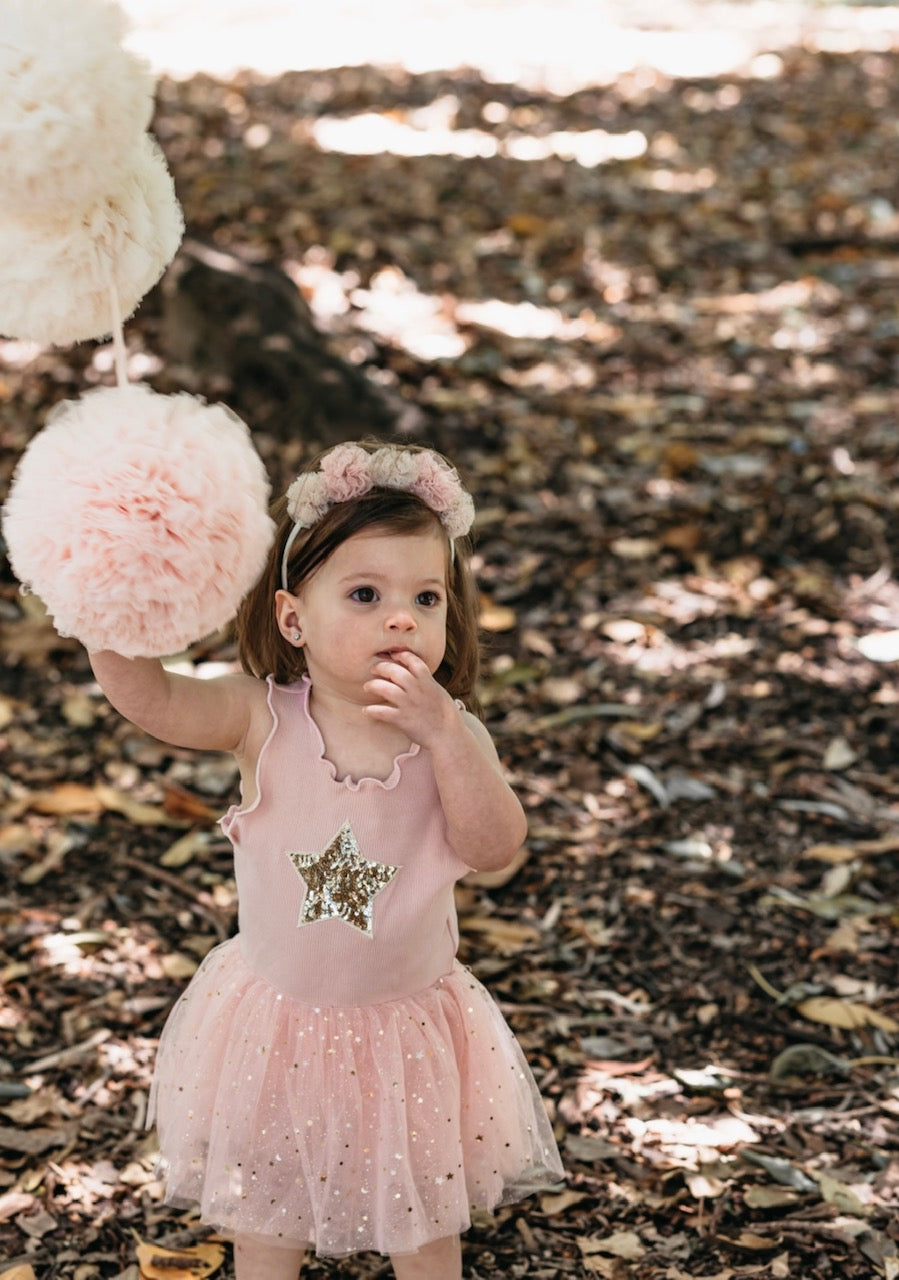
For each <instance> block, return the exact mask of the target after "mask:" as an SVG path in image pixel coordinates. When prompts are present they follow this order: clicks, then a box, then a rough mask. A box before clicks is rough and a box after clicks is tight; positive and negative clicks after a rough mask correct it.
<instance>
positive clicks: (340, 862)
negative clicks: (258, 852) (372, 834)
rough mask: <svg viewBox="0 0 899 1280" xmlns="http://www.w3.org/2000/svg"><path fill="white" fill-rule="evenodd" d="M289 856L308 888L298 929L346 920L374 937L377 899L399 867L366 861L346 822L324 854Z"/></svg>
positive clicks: (295, 854) (355, 927) (289, 854)
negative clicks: (319, 921) (323, 922)
mask: <svg viewBox="0 0 899 1280" xmlns="http://www.w3.org/2000/svg"><path fill="white" fill-rule="evenodd" d="M287 856H288V858H290V861H291V862H292V863H293V865H294V867H295V868H296V870H297V872H298V873H299V875H300V876H301V877H302V879H303V880H304V881H305V882H306V888H307V892H306V898H305V901H304V902H303V909H302V911H301V912H300V918H299V920H298V921H297V928H299V927H300V926H301V925H304V924H313V923H314V922H315V921H316V920H345V921H346V923H347V924H349V925H352V926H353V928H354V929H359V930H360V931H361V932H362V933H365V934H368V936H369V937H372V936H373V927H374V923H373V922H374V899H375V895H376V894H378V893H380V891H381V890H382V889H383V888H384V887H385V886H386V885H388V884H389V883H390V881H391V880H392V879H393V877H394V876H395V875H396V873H397V871H399V867H393V866H390V864H389V863H383V862H369V860H368V859H367V858H365V857H363V855H362V850H361V849H360V848H359V843H358V841H357V840H356V837H355V835H354V834H353V829H352V827H351V826H350V824H349V822H344V824H343V826H342V827H341V828H340V830H339V831H338V832H337V834H336V835H335V836H334V838H333V840H331V841H330V843H329V844H327V845H326V846H325V848H324V849H323V850H322V852H321V853H315V854H312V853H292V852H288V854H287Z"/></svg>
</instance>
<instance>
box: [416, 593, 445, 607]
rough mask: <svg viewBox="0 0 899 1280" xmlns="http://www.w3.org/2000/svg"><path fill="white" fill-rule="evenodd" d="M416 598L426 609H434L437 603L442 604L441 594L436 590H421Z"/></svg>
mask: <svg viewBox="0 0 899 1280" xmlns="http://www.w3.org/2000/svg"><path fill="white" fill-rule="evenodd" d="M416 598H417V600H418V603H419V604H421V605H424V607H425V608H426V609H433V607H434V605H435V604H440V596H439V595H438V593H437V592H436V591H419V593H418V596H417V597H416Z"/></svg>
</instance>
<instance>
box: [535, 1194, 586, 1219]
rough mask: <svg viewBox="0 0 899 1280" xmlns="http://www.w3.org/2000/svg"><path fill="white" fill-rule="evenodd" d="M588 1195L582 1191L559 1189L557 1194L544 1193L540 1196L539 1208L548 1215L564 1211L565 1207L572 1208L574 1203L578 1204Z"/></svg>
mask: <svg viewBox="0 0 899 1280" xmlns="http://www.w3.org/2000/svg"><path fill="white" fill-rule="evenodd" d="M589 1199H590V1197H589V1196H588V1195H587V1193H586V1192H584V1191H560V1192H559V1193H558V1195H545V1196H541V1197H540V1208H541V1210H542V1211H543V1213H545V1214H546V1215H547V1216H548V1217H551V1216H552V1215H553V1214H555V1213H564V1212H565V1210H566V1209H572V1208H573V1207H574V1206H575V1205H576V1204H580V1203H581V1202H582V1201H584V1200H589Z"/></svg>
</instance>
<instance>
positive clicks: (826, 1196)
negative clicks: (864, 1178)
mask: <svg viewBox="0 0 899 1280" xmlns="http://www.w3.org/2000/svg"><path fill="white" fill-rule="evenodd" d="M816 1177H817V1179H818V1186H819V1187H820V1189H821V1198H822V1199H823V1200H825V1201H826V1202H827V1204H832V1205H833V1206H834V1208H836V1209H839V1211H840V1213H848V1214H849V1215H851V1216H852V1217H854V1218H867V1217H868V1216H869V1214H870V1213H871V1209H870V1207H869V1206H868V1205H866V1204H864V1203H863V1202H862V1201H861V1200H860V1199H859V1198H858V1196H857V1195H856V1194H855V1192H854V1191H853V1190H852V1188H851V1187H847V1186H846V1184H845V1182H840V1180H839V1179H838V1178H834V1177H832V1176H831V1174H829V1173H819V1174H816Z"/></svg>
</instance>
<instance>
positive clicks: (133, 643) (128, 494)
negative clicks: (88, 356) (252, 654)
mask: <svg viewBox="0 0 899 1280" xmlns="http://www.w3.org/2000/svg"><path fill="white" fill-rule="evenodd" d="M268 493H269V484H268V479H267V477H266V474H265V470H264V468H263V465H262V462H261V460H260V458H259V455H258V454H257V453H256V451H255V450H254V448H253V446H252V443H251V441H250V436H249V432H248V431H247V428H246V426H245V425H244V423H243V422H241V420H240V419H239V418H237V417H236V416H235V415H234V414H233V413H232V412H231V411H230V410H229V409H227V408H225V407H224V406H222V405H207V404H206V403H205V402H203V401H202V400H198V399H196V398H195V397H193V396H189V395H186V394H180V395H174V396H162V395H157V394H156V393H155V392H153V391H150V390H149V389H147V388H146V387H142V386H126V387H115V388H102V389H100V390H96V391H92V392H89V393H88V394H87V395H86V396H85V397H84V399H82V400H74V401H66V402H64V403H63V404H62V405H60V406H58V407H57V409H56V410H54V412H53V414H52V415H51V418H50V421H49V423H48V425H47V426H46V428H45V429H44V430H43V431H42V432H41V433H40V434H39V435H37V436H35V438H34V439H33V440H32V442H31V444H30V445H29V446H28V448H27V449H26V451H25V453H24V455H23V457H22V459H21V461H20V463H19V466H18V469H17V472H16V475H15V479H14V481H13V486H12V489H11V491H10V496H9V498H8V500H7V503H6V506H5V508H4V513H3V531H4V534H5V537H6V541H7V545H8V548H9V559H10V563H11V564H12V567H13V570H14V571H15V573H16V576H17V577H18V578H19V579H20V581H22V582H24V583H26V584H27V585H28V586H29V587H31V588H32V589H33V590H34V591H35V592H36V594H37V595H38V596H40V597H41V599H42V600H43V601H44V603H45V604H46V606H47V609H48V611H49V612H50V614H51V615H52V616H53V619H54V621H55V623H56V626H57V628H58V630H59V631H60V632H61V633H62V634H64V635H74V636H77V637H78V639H79V640H81V641H82V643H83V644H85V645H86V646H87V647H88V648H89V649H95V650H96V649H114V650H116V651H118V652H119V653H122V654H125V655H126V656H128V657H136V656H144V657H161V656H163V655H165V654H171V653H177V652H179V651H180V650H181V649H183V648H184V647H185V646H187V645H188V644H190V643H192V642H193V641H195V640H198V639H200V638H201V637H203V636H205V635H208V634H209V633H210V632H212V631H215V630H217V629H218V628H219V627H221V626H223V625H224V624H225V623H226V622H227V621H228V620H229V619H230V618H232V617H233V615H234V612H235V610H236V608H237V606H238V604H239V603H240V601H241V599H242V598H243V596H244V595H245V594H246V592H247V591H248V590H249V589H250V587H251V586H252V585H253V583H254V582H255V581H256V579H257V578H258V577H259V574H260V573H261V572H262V569H263V566H264V564H265V559H266V555H267V553H268V549H269V546H270V544H271V540H272V536H273V533H274V526H273V524H272V521H271V520H270V518H269V516H268V514H267V509H266V507H267V500H268Z"/></svg>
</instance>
